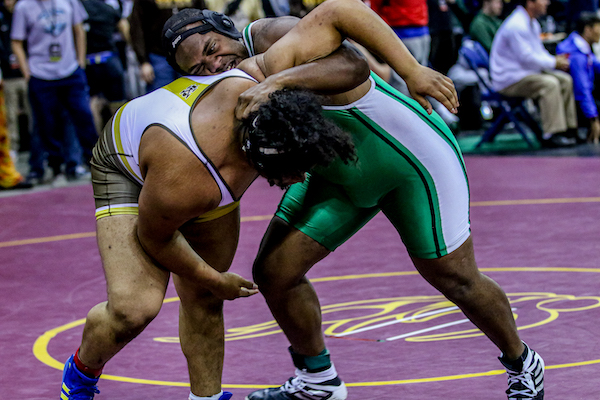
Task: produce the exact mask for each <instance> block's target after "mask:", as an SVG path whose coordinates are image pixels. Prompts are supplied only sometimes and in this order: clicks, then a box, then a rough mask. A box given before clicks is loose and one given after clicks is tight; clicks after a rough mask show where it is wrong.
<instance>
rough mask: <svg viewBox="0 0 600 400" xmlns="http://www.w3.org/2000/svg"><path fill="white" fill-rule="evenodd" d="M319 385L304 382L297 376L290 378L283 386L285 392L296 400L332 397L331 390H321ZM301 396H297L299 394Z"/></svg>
mask: <svg viewBox="0 0 600 400" xmlns="http://www.w3.org/2000/svg"><path fill="white" fill-rule="evenodd" d="M319 386H320V385H319V384H318V383H310V384H309V383H308V382H305V381H303V380H302V379H301V378H300V377H298V376H296V377H294V378H290V379H288V380H287V382H285V383H284V384H283V387H282V389H283V391H284V392H286V393H287V394H288V395H290V396H292V397H294V398H301V399H312V400H319V399H323V400H324V399H328V398H329V397H331V394H332V392H331V390H328V389H326V388H325V387H322V388H320V387H319ZM296 393H297V394H299V395H297V394H296Z"/></svg>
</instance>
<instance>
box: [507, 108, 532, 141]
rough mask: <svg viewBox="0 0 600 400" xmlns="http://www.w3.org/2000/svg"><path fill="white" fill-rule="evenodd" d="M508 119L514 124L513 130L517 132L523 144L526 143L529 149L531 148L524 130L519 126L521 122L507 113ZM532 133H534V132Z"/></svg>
mask: <svg viewBox="0 0 600 400" xmlns="http://www.w3.org/2000/svg"><path fill="white" fill-rule="evenodd" d="M517 111H518V110H517ZM521 116H523V115H522V114H521ZM508 118H509V119H510V120H511V121H512V122H513V123H514V124H515V129H516V130H517V131H519V133H520V134H521V136H522V137H523V140H525V143H527V146H528V147H530V148H533V143H531V141H530V140H529V138H528V137H527V132H525V130H524V129H523V127H522V126H521V122H520V121H519V120H518V119H517V117H516V116H515V115H514V114H513V113H508ZM524 122H525V121H524ZM534 133H535V131H534Z"/></svg>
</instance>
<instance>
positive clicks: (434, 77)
mask: <svg viewBox="0 0 600 400" xmlns="http://www.w3.org/2000/svg"><path fill="white" fill-rule="evenodd" d="M404 80H405V81H406V85H407V86H408V91H409V92H410V94H411V96H412V97H413V98H414V99H415V100H416V101H417V102H418V103H419V104H420V105H421V106H422V107H423V108H424V109H425V110H427V113H428V114H431V112H432V110H433V107H432V106H431V103H430V102H429V101H428V100H427V99H426V98H425V96H431V97H433V98H434V99H436V100H437V101H439V102H440V103H442V104H443V105H444V106H445V107H446V108H447V109H448V110H450V112H452V113H454V114H456V113H457V112H458V110H457V108H458V106H459V104H458V95H457V94H456V88H455V87H454V83H453V82H452V79H450V78H448V77H447V76H445V75H442V74H440V73H439V72H437V71H434V70H432V69H431V68H427V67H424V66H422V65H419V67H418V68H417V69H415V71H414V72H412V73H411V74H410V75H409V76H408V77H404Z"/></svg>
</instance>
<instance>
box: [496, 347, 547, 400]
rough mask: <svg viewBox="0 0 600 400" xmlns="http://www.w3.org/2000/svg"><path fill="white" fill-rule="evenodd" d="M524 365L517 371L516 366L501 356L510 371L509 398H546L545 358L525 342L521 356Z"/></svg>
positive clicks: (512, 399)
mask: <svg viewBox="0 0 600 400" xmlns="http://www.w3.org/2000/svg"><path fill="white" fill-rule="evenodd" d="M521 359H522V361H523V367H522V369H521V370H520V371H516V370H515V369H514V366H511V365H510V364H509V363H507V362H506V361H504V360H503V359H502V358H500V362H502V364H503V365H504V366H505V367H506V372H507V373H508V390H507V391H506V394H507V395H508V400H521V399H533V400H543V399H544V360H543V359H542V357H540V356H539V354H538V353H536V352H535V351H533V350H531V349H530V348H529V347H528V346H527V345H526V344H525V353H523V356H521Z"/></svg>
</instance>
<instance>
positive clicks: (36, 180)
mask: <svg viewBox="0 0 600 400" xmlns="http://www.w3.org/2000/svg"><path fill="white" fill-rule="evenodd" d="M25 182H27V183H29V184H31V185H32V186H36V185H41V184H42V183H44V175H43V174H40V173H37V172H30V173H29V174H28V175H27V177H25Z"/></svg>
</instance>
